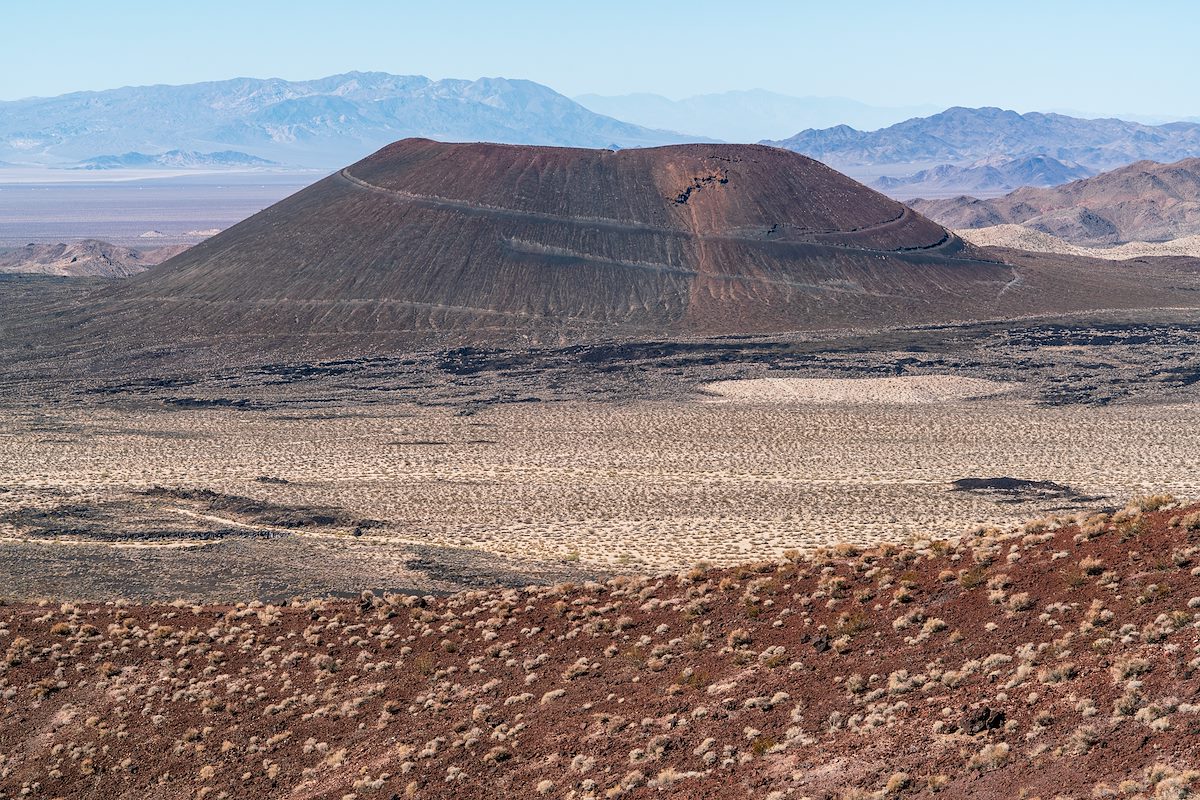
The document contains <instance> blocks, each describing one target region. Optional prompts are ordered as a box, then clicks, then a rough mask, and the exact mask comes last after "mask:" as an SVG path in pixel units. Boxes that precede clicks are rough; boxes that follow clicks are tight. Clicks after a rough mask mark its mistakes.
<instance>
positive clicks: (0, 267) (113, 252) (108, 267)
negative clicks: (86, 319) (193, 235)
mask: <svg viewBox="0 0 1200 800" xmlns="http://www.w3.org/2000/svg"><path fill="white" fill-rule="evenodd" d="M185 249H187V248H186V247H185V246H174V247H152V248H146V249H133V248H130V247H121V246H120V245H115V244H111V243H109V242H102V241H100V240H98V239H84V240H83V241H79V242H72V243H70V244H63V243H61V242H60V243H58V244H28V245H26V246H25V247H14V248H10V249H2V250H0V272H7V273H31V274H37V275H61V276H66V277H73V278H82V277H96V278H127V277H129V276H130V275H136V274H137V273H139V272H144V271H146V270H147V269H149V268H150V267H152V266H154V265H155V264H160V263H162V262H163V261H166V260H167V259H168V258H170V257H172V256H176V255H179V253H181V252H183V251H184V250H185Z"/></svg>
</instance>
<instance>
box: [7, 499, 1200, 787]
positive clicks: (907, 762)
mask: <svg viewBox="0 0 1200 800" xmlns="http://www.w3.org/2000/svg"><path fill="white" fill-rule="evenodd" d="M1198 557H1200V512H1198V511H1197V507H1195V506H1192V507H1190V508H1184V507H1179V506H1178V505H1177V504H1175V503H1174V502H1173V501H1171V500H1170V499H1169V498H1165V497H1153V498H1145V499H1143V500H1141V501H1138V502H1136V503H1135V504H1133V505H1131V506H1130V507H1128V508H1126V509H1123V510H1121V511H1118V512H1117V513H1115V514H1107V513H1105V514H1097V515H1092V516H1088V515H1084V516H1083V517H1080V518H1078V519H1076V520H1074V521H1072V520H1056V519H1046V520H1041V521H1038V522H1035V523H1031V524H1028V525H1026V526H1024V527H1022V528H1018V529H1015V530H1008V531H1001V530H995V529H986V530H979V531H976V532H974V533H972V534H970V535H968V536H966V537H964V538H963V539H961V540H956V541H923V542H915V543H913V544H911V545H905V546H899V545H888V546H883V547H880V548H879V549H874V550H867V551H859V550H857V549H855V548H853V547H849V546H839V547H836V548H833V549H831V550H819V551H817V552H815V553H813V554H810V555H800V554H796V555H794V557H792V558H790V559H788V560H785V561H782V562H779V563H772V562H764V563H757V564H749V565H745V566H742V567H738V568H732V569H724V570H707V569H705V568H703V567H697V568H696V569H694V570H692V571H690V572H688V573H686V574H683V575H662V576H657V577H617V578H613V579H610V580H607V581H603V582H587V583H582V584H578V585H570V584H567V585H560V586H555V587H530V588H527V589H496V590H486V591H472V592H466V593H461V594H456V595H453V596H449V597H444V598H435V597H424V598H419V597H414V596H406V595H388V596H385V597H376V596H372V595H370V594H369V593H368V594H367V595H364V597H363V598H362V600H361V601H360V602H354V601H347V600H330V601H320V600H300V599H297V600H295V601H293V602H291V603H289V604H287V605H285V606H282V607H275V606H270V605H263V604H262V603H258V602H253V603H249V604H245V603H243V604H238V605H236V606H193V605H190V604H189V603H187V602H183V601H181V602H177V603H174V604H161V605H136V604H129V603H125V602H113V603H108V604H103V605H97V604H73V603H70V602H59V601H53V602H51V601H43V602H40V603H36V604H33V603H27V602H13V603H11V604H9V605H7V606H0V654H2V656H3V658H2V660H0V692H3V698H4V702H3V703H2V704H0V796H3V797H13V798H15V797H19V796H21V797H24V796H28V797H81V796H95V797H106V798H114V799H117V798H143V797H156V798H185V797H186V798H191V797H212V798H217V797H238V798H275V797H313V798H315V797H341V798H375V797H383V798H389V797H416V798H456V799H457V798H495V797H557V798H570V799H571V800H592V799H598V798H645V797H664V796H669V797H678V798H729V797H745V798H762V799H767V798H769V799H770V800H782V798H788V797H795V798H801V797H809V798H827V799H828V800H833V799H834V798H878V799H879V800H884V798H897V797H900V798H903V797H934V796H937V797H954V798H981V799H982V798H988V799H989V800H990V799H991V798H1000V797H1004V798H1017V797H1028V798H1033V797H1043V798H1049V797H1060V798H1066V797H1071V798H1084V797H1089V798H1095V797H1124V798H1142V799H1143V800H1146V799H1148V798H1184V797H1191V796H1193V793H1194V792H1195V791H1196V790H1197V788H1200V771H1197V769H1198V768H1200V743H1198V739H1197V732H1198V730H1200V684H1198V683H1197V676H1198V675H1200V657H1198V655H1197V653H1198V652H1200V630H1198V628H1200V580H1198V578H1197V575H1198V574H1200V567H1198V566H1197V564H1198V563H1200V562H1198Z"/></svg>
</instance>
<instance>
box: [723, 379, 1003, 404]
mask: <svg viewBox="0 0 1200 800" xmlns="http://www.w3.org/2000/svg"><path fill="white" fill-rule="evenodd" d="M1014 386H1015V384H1011V383H1000V382H998V381H988V380H983V379H982V378H964V377H959V376H956V375H902V376H898V377H894V378H750V379H746V380H732V381H714V382H712V383H709V384H705V387H704V388H705V389H707V390H708V391H710V392H712V393H714V394H716V395H718V396H719V398H720V399H719V400H716V401H714V402H730V401H736V402H743V403H859V404H871V405H922V404H929V403H945V402H950V401H957V400H973V399H976V398H981V397H994V396H995V395H998V394H1002V393H1004V392H1007V391H1009V390H1010V389H1012V388H1014Z"/></svg>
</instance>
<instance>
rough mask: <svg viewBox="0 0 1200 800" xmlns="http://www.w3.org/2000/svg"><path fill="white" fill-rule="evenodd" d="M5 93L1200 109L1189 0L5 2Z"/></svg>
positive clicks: (1199, 15) (1, 18)
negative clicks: (318, 89)
mask: <svg viewBox="0 0 1200 800" xmlns="http://www.w3.org/2000/svg"><path fill="white" fill-rule="evenodd" d="M0 24H2V25H3V27H4V28H5V34H6V35H5V37H4V38H5V44H4V47H3V49H0V99H14V98H18V97H27V96H31V95H53V94H60V93H63V92H68V91H74V90H79V89H105V88H112V87H116V86H124V85H130V84H147V83H189V82H193V81H201V80H216V79H222V78H230V77H235V76H254V77H282V78H289V79H298V78H314V77H320V76H323V75H328V74H332V73H336V72H345V71H349V70H353V69H360V70H383V71H388V72H395V73H400V74H423V75H428V76H430V77H434V78H440V77H462V78H476V77H479V76H483V75H488V76H505V77H513V78H529V79H531V80H536V81H538V82H540V83H544V84H547V85H549V86H551V87H553V88H554V89H557V90H558V91H560V92H563V93H564V94H567V95H575V94H580V93H584V92H597V93H600V94H622V93H626V92H635V91H648V92H657V93H659V94H665V95H668V96H671V97H682V96H686V95H690V94H699V93H706V92H716V91H726V90H730V89H748V88H764V89H770V90H773V91H778V92H782V93H786V94H794V95H810V94H811V95H841V96H846V97H853V98H855V99H858V100H862V101H864V102H868V103H872V104H876V105H913V104H935V105H941V106H947V105H971V106H978V105H998V106H1003V107H1006V108H1014V109H1016V110H1019V111H1027V110H1036V109H1077V110H1082V111H1089V112H1107V113H1116V112H1125V113H1139V114H1170V115H1181V116H1193V115H1200V89H1197V84H1196V76H1197V74H1200V48H1198V47H1197V44H1196V39H1197V34H1198V33H1200V3H1195V2H1186V1H1185V0H1157V1H1155V0H1142V2H1133V1H1132V0H1130V2H1110V1H1109V0H1090V2H1079V1H1077V0H1060V1H1059V2H1054V0H1042V2H1024V0H1022V1H1020V2H1004V3H1001V2H966V1H965V0H964V1H963V2H941V1H940V0H928V1H926V2H922V1H921V0H907V1H906V0H887V2H876V1H875V0H855V2H849V0H842V1H841V2H741V3H734V2H708V0H692V1H691V2H675V1H674V0H672V1H671V2H653V0H642V2H627V0H602V2H596V3H581V2H571V0H559V1H558V2H542V1H540V0H538V1H534V0H531V1H530V2H508V3H505V2H474V1H473V0H472V1H467V0H458V1H456V0H444V1H443V2H419V3H411V2H376V1H375V0H370V1H369V2H361V1H360V2H353V1H352V0H351V1H349V2H333V0H328V1H327V2H308V1H307V0H289V1H288V2H277V1H276V0H241V2H226V1H225V0H192V1H191V2H187V3H184V2H164V0H158V2H140V1H137V2H135V1H134V0H128V1H125V2H123V1H122V0H105V2H96V1H95V0H91V1H90V2H82V1H78V0H76V1H75V2H68V1H66V0H0Z"/></svg>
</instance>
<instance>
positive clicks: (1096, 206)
mask: <svg viewBox="0 0 1200 800" xmlns="http://www.w3.org/2000/svg"><path fill="white" fill-rule="evenodd" d="M909 205H911V206H912V207H913V208H915V209H916V210H917V211H920V212H921V213H922V214H924V215H926V216H927V217H930V218H931V219H934V220H936V221H938V222H940V223H942V224H943V225H945V226H947V227H949V228H958V229H963V228H984V227H990V226H993V225H1004V224H1019V225H1023V226H1024V227H1026V228H1030V229H1032V230H1035V231H1041V232H1042V233H1048V234H1050V235H1052V236H1057V237H1059V238H1060V239H1065V240H1066V241H1068V242H1071V243H1072V244H1077V245H1083V246H1093V247H1094V246H1103V245H1114V244H1119V243H1122V242H1158V241H1167V240H1172V239H1179V238H1182V237H1185V236H1194V235H1197V234H1200V158H1191V159H1186V160H1184V161H1179V162H1177V163H1174V164H1157V163H1154V162H1151V161H1139V162H1137V163H1135V164H1130V165H1128V166H1126V167H1122V168H1121V169H1116V170H1113V171H1111V172H1105V173H1103V174H1100V175H1097V176H1095V177H1094V178H1088V179H1086V180H1080V181H1075V182H1073V183H1068V184H1066V185H1065V186H1058V187H1056V188H1052V189H1034V188H1023V189H1018V190H1016V191H1015V192H1012V193H1010V194H1007V195H1005V196H1003V197H997V198H994V199H991V200H980V199H977V198H974V197H956V198H952V199H946V200H916V201H913V202H911V203H909Z"/></svg>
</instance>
